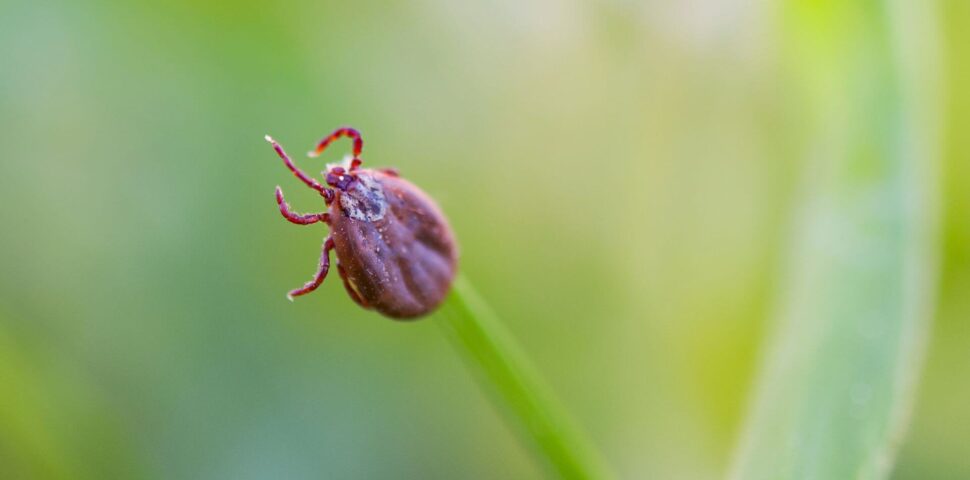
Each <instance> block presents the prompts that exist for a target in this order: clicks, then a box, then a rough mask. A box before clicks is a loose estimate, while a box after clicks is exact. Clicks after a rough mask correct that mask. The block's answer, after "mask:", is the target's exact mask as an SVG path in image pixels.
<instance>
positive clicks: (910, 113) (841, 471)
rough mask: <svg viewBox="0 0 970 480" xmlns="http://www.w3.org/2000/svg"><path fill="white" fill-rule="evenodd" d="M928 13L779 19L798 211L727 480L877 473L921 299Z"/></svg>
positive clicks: (911, 370)
mask: <svg viewBox="0 0 970 480" xmlns="http://www.w3.org/2000/svg"><path fill="white" fill-rule="evenodd" d="M931 6H932V4H931V3H930V2H903V1H899V2H890V1H885V2H883V1H865V2H839V1H803V0H799V1H795V2H791V3H790V6H789V9H788V11H787V12H786V13H787V14H788V16H787V18H786V20H785V22H786V24H785V27H786V31H787V32H791V37H790V38H789V44H788V45H787V50H788V51H786V56H787V58H789V59H791V66H792V71H793V73H794V75H795V76H796V77H798V78H800V84H801V86H802V87H803V91H800V92H797V94H796V95H793V96H792V97H791V98H796V99H804V100H805V104H803V105H798V106H797V107H798V109H799V110H800V111H804V112H805V113H806V114H807V116H806V117H804V118H807V119H808V125H807V129H806V135H807V137H808V139H809V140H808V142H809V144H810V148H809V149H808V150H810V152H809V154H808V162H807V164H808V167H809V168H808V178H807V183H808V185H807V189H806V193H807V197H806V199H805V202H804V203H805V204H804V206H803V208H802V211H801V216H800V217H799V218H798V219H797V220H796V225H795V226H796V232H795V233H796V235H795V241H794V242H793V245H792V252H791V258H790V261H789V269H790V271H789V272H788V275H787V277H786V278H785V284H784V285H782V286H781V291H782V292H783V295H782V297H783V298H782V299H781V300H780V310H779V312H778V318H777V320H778V324H777V325H775V332H774V336H773V337H772V338H770V339H769V340H770V344H769V346H768V349H767V350H766V355H765V358H764V363H763V365H762V369H761V372H760V376H759V378H758V383H757V386H756V393H755V395H754V401H753V402H752V405H751V412H750V413H749V418H748V423H747V425H746V426H745V431H744V433H743V437H742V439H741V442H740V445H739V448H738V450H737V452H736V458H735V462H734V465H733V469H732V471H731V474H730V476H731V478H736V479H801V478H806V479H807V478H812V479H823V478H825V479H828V478H833V479H834V478H839V479H849V478H858V479H870V478H884V477H886V476H887V475H888V474H889V472H890V469H891V467H892V462H893V458H894V455H895V451H896V449H897V447H898V445H899V442H900V441H901V438H902V434H903V431H904V429H905V425H906V423H907V422H906V417H907V416H908V413H909V411H910V403H911V400H912V398H913V396H914V390H915V383H916V378H917V376H918V375H917V374H918V371H919V366H920V363H921V358H922V350H923V343H924V337H925V334H926V331H927V329H928V323H929V317H930V314H931V308H932V299H933V296H934V289H935V285H934V278H935V265H936V226H935V224H936V217H937V213H936V208H937V207H936V205H935V201H934V198H933V197H934V190H935V183H934V182H935V163H936V161H937V158H936V157H937V155H936V152H935V150H934V149H935V148H936V144H937V143H936V142H935V141H934V140H935V139H934V136H935V135H936V133H935V127H934V125H935V123H934V122H935V120H934V118H935V116H934V112H933V109H934V108H935V107H934V105H936V104H937V99H936V98H933V97H934V92H935V91H936V90H934V89H933V88H932V86H931V84H932V82H933V80H934V77H935V72H934V70H933V69H934V68H935V65H933V61H932V59H933V58H934V56H935V53H936V51H935V50H934V45H933V42H932V41H927V40H928V37H927V36H926V35H928V34H929V33H928V32H931V31H932V30H931V29H929V28H925V27H927V25H928V22H929V21H930V20H931V19H932V17H931V12H930V11H929V9H930V8H931ZM927 87H928V88H927Z"/></svg>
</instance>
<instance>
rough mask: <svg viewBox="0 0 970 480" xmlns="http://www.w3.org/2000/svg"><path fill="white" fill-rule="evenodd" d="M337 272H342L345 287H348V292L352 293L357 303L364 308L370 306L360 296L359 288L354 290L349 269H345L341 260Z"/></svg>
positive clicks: (351, 295)
mask: <svg viewBox="0 0 970 480" xmlns="http://www.w3.org/2000/svg"><path fill="white" fill-rule="evenodd" d="M337 273H339V274H340V279H341V280H343V282H344V288H345V289H347V293H348V294H349V295H350V298H351V299H352V300H353V301H354V302H356V303H357V305H360V306H361V307H364V308H370V305H368V304H367V302H365V301H364V299H363V298H360V295H359V294H358V293H357V290H354V287H353V286H352V285H351V284H350V279H349V278H347V271H346V270H344V267H343V265H341V264H340V262H339V261H338V262H337Z"/></svg>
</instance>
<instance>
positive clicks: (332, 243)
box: [266, 127, 458, 319]
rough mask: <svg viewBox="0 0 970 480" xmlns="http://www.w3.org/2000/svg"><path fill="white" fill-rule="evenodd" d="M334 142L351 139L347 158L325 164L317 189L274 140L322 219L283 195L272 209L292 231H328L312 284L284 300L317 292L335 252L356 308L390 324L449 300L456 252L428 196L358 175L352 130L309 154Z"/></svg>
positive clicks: (400, 183)
mask: <svg viewBox="0 0 970 480" xmlns="http://www.w3.org/2000/svg"><path fill="white" fill-rule="evenodd" d="M341 137H347V138H350V139H351V140H353V150H352V152H353V155H352V156H350V157H348V158H346V159H345V160H344V162H343V163H342V164H328V165H327V168H326V170H324V171H323V172H321V173H322V174H323V179H324V182H325V184H326V185H324V184H321V183H320V182H319V181H317V180H316V179H314V178H313V177H311V176H309V175H307V174H306V173H304V172H303V171H302V170H300V169H299V168H297V167H296V165H295V164H294V163H293V161H292V160H290V157H289V156H288V155H287V154H286V152H285V151H284V150H283V147H281V146H280V144H279V143H277V142H276V140H273V139H272V138H271V137H270V136H269V135H267V136H266V141H268V142H269V143H271V144H272V145H273V149H274V150H276V153H277V155H279V157H280V158H281V159H282V160H283V163H284V164H285V165H286V168H288V169H289V170H290V171H291V172H293V174H294V175H296V178H298V179H299V180H300V181H301V182H303V183H304V184H306V186H308V187H310V188H312V189H313V190H316V191H317V192H318V193H319V194H320V196H321V197H323V200H324V203H325V204H326V206H327V209H326V211H325V212H322V213H308V214H301V213H296V212H294V211H292V210H290V205H289V204H288V203H286V201H285V200H284V199H283V190H282V189H281V188H280V187H279V186H277V187H276V203H277V205H278V206H279V210H280V213H281V214H283V218H285V219H287V220H289V221H290V222H292V223H295V224H297V225H312V224H315V223H325V224H327V225H328V226H329V227H330V233H329V235H328V236H327V237H326V238H325V239H324V241H323V253H322V255H321V256H320V263H319V266H318V268H317V272H316V274H314V276H313V279H312V280H310V281H309V282H307V283H306V284H305V285H303V287H301V288H298V289H295V290H292V291H290V292H289V293H288V294H287V297H288V298H289V299H290V300H293V297H298V296H300V295H305V294H307V293H310V292H312V291H314V290H316V289H317V287H319V286H320V284H321V283H323V280H324V279H325V278H326V277H327V273H328V271H329V270H330V252H331V250H333V251H335V252H336V258H337V272H338V273H339V274H340V278H341V279H342V280H343V284H344V287H345V288H346V289H347V293H348V294H350V298H352V299H353V300H354V301H355V302H357V304H359V305H360V306H362V307H364V308H366V309H373V310H376V311H378V312H380V313H382V314H384V315H386V316H388V317H391V318H395V319H411V318H416V317H420V316H422V315H425V314H427V313H429V312H431V311H432V310H434V309H435V308H436V307H437V306H438V305H439V304H441V302H442V300H444V298H445V295H446V294H447V293H448V290H449V288H450V287H451V283H452V280H454V277H455V272H456V270H457V263H458V250H457V247H456V245H455V240H454V234H453V233H452V231H451V227H450V226H449V225H448V221H447V220H446V219H445V216H444V215H443V214H442V213H441V210H440V209H439V208H438V205H437V204H435V202H434V200H432V199H431V198H430V197H429V196H428V195H427V194H425V193H424V192H423V191H421V189H420V188H418V187H416V186H415V185H414V184H412V183H411V182H408V181H407V180H405V179H403V178H401V177H400V176H399V175H398V173H397V170H395V169H391V168H378V169H370V168H361V164H362V160H361V159H360V154H361V151H362V150H363V147H364V141H363V139H362V138H361V135H360V132H358V131H357V130H355V129H353V128H349V127H344V128H338V129H337V130H335V131H334V132H333V133H331V134H330V135H328V136H326V137H324V138H323V140H321V141H320V143H319V144H317V147H316V148H315V149H314V150H312V151H310V152H309V153H308V156H310V157H316V156H319V155H320V154H321V153H323V151H324V150H325V149H326V148H327V146H328V145H330V143H331V142H333V141H334V140H337V139H339V138H341Z"/></svg>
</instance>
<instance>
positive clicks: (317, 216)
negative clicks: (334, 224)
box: [276, 186, 330, 225]
mask: <svg viewBox="0 0 970 480" xmlns="http://www.w3.org/2000/svg"><path fill="white" fill-rule="evenodd" d="M276 203H277V204H279V206H280V213H282V214H283V218H285V219H287V220H289V221H290V222H292V223H295V224H297V225H311V224H314V223H317V222H323V223H330V214H329V213H326V212H324V213H307V214H300V213H296V212H294V211H292V210H290V204H288V203H286V201H285V200H283V190H280V187H278V186H277V187H276Z"/></svg>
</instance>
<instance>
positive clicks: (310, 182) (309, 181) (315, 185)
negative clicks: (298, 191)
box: [266, 135, 332, 197]
mask: <svg viewBox="0 0 970 480" xmlns="http://www.w3.org/2000/svg"><path fill="white" fill-rule="evenodd" d="M266 141H267V142H269V143H271V144H273V150H276V154H277V155H279V156H280V158H282V159H283V163H284V164H285V165H286V168H288V169H290V171H291V172H293V175H296V178H299V179H300V181H302V182H303V183H305V184H306V185H307V186H308V187H310V188H312V189H314V190H316V191H318V192H320V194H321V195H323V196H324V197H327V191H328V190H330V189H329V188H326V187H324V186H323V185H320V182H318V181H316V180H314V179H313V178H311V177H310V176H309V175H307V174H306V173H303V170H300V169H299V168H296V165H294V164H293V161H292V160H290V156H289V155H287V154H286V152H284V151H283V147H281V146H280V144H279V143H276V140H273V137H270V136H269V135H266ZM331 194H332V192H331Z"/></svg>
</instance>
